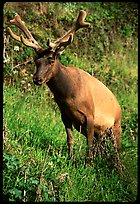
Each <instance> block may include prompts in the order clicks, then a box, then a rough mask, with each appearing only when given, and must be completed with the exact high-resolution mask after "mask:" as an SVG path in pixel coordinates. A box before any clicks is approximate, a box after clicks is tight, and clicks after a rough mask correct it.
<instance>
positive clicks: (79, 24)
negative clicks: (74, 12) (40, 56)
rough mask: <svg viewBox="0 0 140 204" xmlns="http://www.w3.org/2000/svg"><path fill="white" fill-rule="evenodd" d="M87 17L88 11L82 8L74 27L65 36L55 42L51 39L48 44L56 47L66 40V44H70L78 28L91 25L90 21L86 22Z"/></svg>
mask: <svg viewBox="0 0 140 204" xmlns="http://www.w3.org/2000/svg"><path fill="white" fill-rule="evenodd" d="M85 17H86V11H84V10H81V11H80V12H79V16H78V18H77V21H76V22H75V24H74V25H73V27H72V28H71V29H70V30H69V31H68V32H67V33H66V34H65V35H64V36H62V37H61V38H60V39H58V40H56V41H55V42H54V43H53V44H51V42H50V41H49V42H50V43H48V46H50V47H52V48H53V49H54V48H56V47H57V46H61V44H63V43H64V42H65V45H68V43H69V44H70V43H71V42H72V40H73V35H74V33H75V32H76V31H77V30H78V29H80V28H84V27H89V26H90V23H86V22H84V20H85ZM69 38H71V40H69ZM66 42H68V43H66Z"/></svg>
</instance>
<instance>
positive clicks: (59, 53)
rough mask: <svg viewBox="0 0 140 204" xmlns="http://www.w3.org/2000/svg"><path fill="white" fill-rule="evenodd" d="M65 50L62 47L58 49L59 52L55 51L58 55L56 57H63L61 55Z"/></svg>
mask: <svg viewBox="0 0 140 204" xmlns="http://www.w3.org/2000/svg"><path fill="white" fill-rule="evenodd" d="M64 49H65V47H64V46H62V47H60V48H59V49H57V50H56V51H55V55H56V56H59V55H61V54H62V53H63V51H64Z"/></svg>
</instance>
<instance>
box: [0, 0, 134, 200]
mask: <svg viewBox="0 0 140 204" xmlns="http://www.w3.org/2000/svg"><path fill="white" fill-rule="evenodd" d="M80 9H83V10H86V11H87V13H88V14H87V18H86V21H87V22H90V23H91V27H90V28H89V29H83V30H82V29H81V30H79V31H78V32H77V34H76V35H75V37H74V41H73V43H72V44H71V45H70V46H69V47H68V48H67V49H66V50H65V52H64V53H63V54H62V55H61V56H60V61H61V62H62V63H63V64H64V65H70V64H73V65H74V66H77V67H80V68H81V69H83V70H85V71H87V72H88V73H90V74H91V75H94V76H95V77H97V78H98V79H99V80H101V81H102V82H103V83H104V84H105V85H107V86H108V87H109V88H110V89H111V90H112V92H113V93H114V94H115V95H116V97H117V99H118V101H119V103H120V105H121V108H122V130H123V135H122V147H121V150H120V157H121V160H122V163H123V165H124V166H125V170H124V173H123V174H121V173H120V171H119V170H118V169H117V168H115V167H113V168H111V160H110V159H108V158H106V157H105V156H104V155H102V156H100V154H99V155H98V156H97V157H96V160H95V162H93V163H91V164H90V165H86V162H85V161H86V154H85V153H86V139H85V137H84V136H83V135H81V134H80V133H78V132H77V131H76V130H74V136H75V146H74V156H73V159H71V160H69V159H68V153H67V143H66V134H65V129H64V126H63V124H62V121H61V118H60V113H59V110H58V107H57V105H56V104H55V102H54V99H53V95H52V94H51V92H50V91H49V89H48V88H47V87H46V86H45V85H43V86H42V87H37V86H35V85H34V84H33V82H32V76H33V73H34V66H35V65H34V63H33V56H34V55H35V53H34V51H33V50H32V49H31V48H28V47H25V46H24V45H22V44H21V43H19V42H16V41H15V40H13V39H12V38H11V37H10V36H9V35H8V32H7V27H8V26H9V20H10V19H12V18H13V17H14V15H15V13H19V14H20V15H21V18H22V19H23V20H24V21H25V22H26V25H27V27H28V28H29V29H30V30H31V31H32V32H33V34H34V36H35V38H36V40H37V41H38V42H40V44H42V45H43V46H44V47H45V46H46V41H47V39H48V38H49V37H50V38H51V39H52V40H55V39H57V38H59V37H60V36H61V35H63V34H64V33H65V30H68V29H69V28H70V26H71V25H72V23H73V20H74V19H75V18H76V17H77V15H78V13H79V10H80ZM62 11H63V12H62ZM3 26H4V50H3V55H4V56H3V57H4V63H3V66H4V85H3V103H4V104H3V106H4V110H3V114H4V117H3V118H4V119H3V201H6V202H8V201H16V202H17V201H24V202H27V201H28V202H29V201H31V202H32V201H49V202H51V201H59V202H62V201H67V202H68V201H73V202H74V201H75V202H76V201H79V202H80V201H92V202H96V201H97V202H98V201H100V202H101V201H102V202H103V201H108V202H113V201H118V202H119V201H120V202H123V201H127V202H128V201H131V202H132V201H136V200H137V158H138V154H137V151H138V149H137V135H138V107H137V106H138V94H137V93H138V90H137V80H138V74H137V66H138V54H137V53H138V42H137V37H138V32H137V30H138V5H137V4H136V3H133V2H94V3H90V2H73V3H62V2H60V3H57V2H55V3H54V2H42V3H40V2H37V3H35V2H34V3H33V2H30V3H28V2H11V3H9V2H7V3H5V4H4V25H3ZM11 27H12V30H13V31H14V32H16V33H17V34H19V29H17V28H16V27H15V26H11Z"/></svg>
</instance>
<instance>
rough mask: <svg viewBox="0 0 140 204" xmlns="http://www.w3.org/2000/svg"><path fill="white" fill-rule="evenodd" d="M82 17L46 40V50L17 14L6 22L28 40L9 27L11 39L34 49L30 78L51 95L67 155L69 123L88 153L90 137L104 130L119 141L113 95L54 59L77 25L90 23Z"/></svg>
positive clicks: (70, 139) (118, 114) (118, 113)
mask: <svg viewBox="0 0 140 204" xmlns="http://www.w3.org/2000/svg"><path fill="white" fill-rule="evenodd" d="M85 16H86V12H85V11H83V10H82V11H80V13H79V16H78V18H77V21H76V22H75V24H74V26H73V27H72V29H70V30H69V31H68V32H67V33H66V34H65V35H64V36H62V37H61V38H60V39H58V40H57V41H55V42H54V43H52V42H51V41H50V39H48V41H47V45H48V48H47V49H44V48H42V47H41V46H40V45H39V44H38V43H37V41H36V40H35V39H34V38H33V36H32V35H31V33H30V32H29V30H28V29H27V27H26V26H25V24H24V22H23V21H21V19H20V16H19V15H18V14H16V16H15V18H14V19H13V20H11V21H10V22H11V23H13V24H15V25H17V26H18V27H19V28H20V29H22V30H23V31H24V33H25V34H26V36H27V38H28V40H27V39H25V38H24V37H23V36H22V35H21V36H17V35H15V34H14V33H13V32H12V31H11V29H10V28H9V32H10V35H11V36H12V37H13V38H14V39H16V40H18V41H21V42H22V43H23V44H25V45H26V46H29V47H32V48H34V49H35V51H36V53H37V58H36V59H35V64H36V68H37V71H36V73H35V74H34V77H33V81H34V83H35V84H36V85H42V84H43V83H46V84H47V85H48V87H49V88H50V90H51V91H52V93H53V94H54V98H55V101H56V103H57V104H58V106H59V109H60V112H61V117H62V121H63V123H64V125H65V129H66V133H67V142H68V147H69V154H70V156H71V155H72V151H73V145H74V138H73V135H72V125H73V126H74V127H75V128H76V130H77V131H79V132H81V133H82V134H83V135H85V136H86V139H87V147H88V153H89V155H91V150H92V144H93V139H94V137H97V136H101V135H102V134H104V132H105V131H107V130H110V129H112V130H113V134H114V136H115V139H116V144H117V147H118V148H119V147H120V142H121V108H120V105H119V103H118V101H117V99H116V97H115V96H114V94H113V93H112V92H111V91H110V90H109V89H108V88H107V87H106V86H105V85H104V84H103V83H102V82H100V81H99V80H98V79H96V78H94V77H93V76H91V75H90V74H88V73H87V72H85V71H83V70H81V69H79V68H76V67H72V66H64V65H62V64H61V63H60V62H59V60H58V57H59V55H60V54H61V53H62V51H63V50H64V49H65V47H66V46H67V45H69V44H70V43H71V42H72V40H73V34H74V33H75V32H76V31H77V30H78V29H80V28H83V27H89V25H90V24H89V23H86V22H84V19H85Z"/></svg>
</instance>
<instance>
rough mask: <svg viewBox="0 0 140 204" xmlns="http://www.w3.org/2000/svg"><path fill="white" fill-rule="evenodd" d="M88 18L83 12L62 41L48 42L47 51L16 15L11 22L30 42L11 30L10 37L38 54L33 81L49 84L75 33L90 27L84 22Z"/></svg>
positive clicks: (38, 83)
mask: <svg viewBox="0 0 140 204" xmlns="http://www.w3.org/2000/svg"><path fill="white" fill-rule="evenodd" d="M85 17H86V12H85V11H83V10H81V11H80V13H79V16H78V18H77V21H76V22H75V23H74V25H73V27H72V28H71V29H70V30H69V31H68V32H67V33H66V34H65V35H64V36H62V37H61V38H60V39H58V40H56V41H55V42H54V43H52V42H51V40H50V39H48V40H47V46H48V48H47V49H44V48H42V47H41V46H40V45H39V44H38V42H37V41H36V40H35V39H34V38H33V36H32V34H31V32H30V31H29V30H28V28H27V27H26V26H25V23H24V22H23V21H22V20H21V18H20V16H19V15H18V14H16V15H15V18H14V19H13V20H10V22H11V23H12V24H14V25H16V26H18V27H19V28H20V29H21V30H22V31H23V32H24V33H25V35H26V36H27V38H28V40H27V39H25V38H24V37H23V35H21V36H17V35H15V34H14V33H13V32H12V30H11V29H10V28H8V29H9V33H10V35H11V36H12V37H13V38H14V39H15V40H17V41H21V42H22V43H23V44H24V45H26V46H28V47H32V48H34V50H35V51H36V53H37V58H36V59H35V64H36V68H37V70H36V73H35V74H34V77H33V81H34V83H35V84H37V85H42V84H43V83H45V82H48V81H49V80H50V79H51V78H52V77H53V76H54V74H55V73H56V72H57V69H58V65H57V58H58V56H59V55H60V54H61V53H62V52H63V50H64V49H65V48H66V47H67V46H68V45H69V44H70V43H71V42H72V40H73V35H74V33H75V32H76V31H77V30H78V29H80V28H84V27H89V26H90V24H89V23H86V22H84V19H85Z"/></svg>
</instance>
